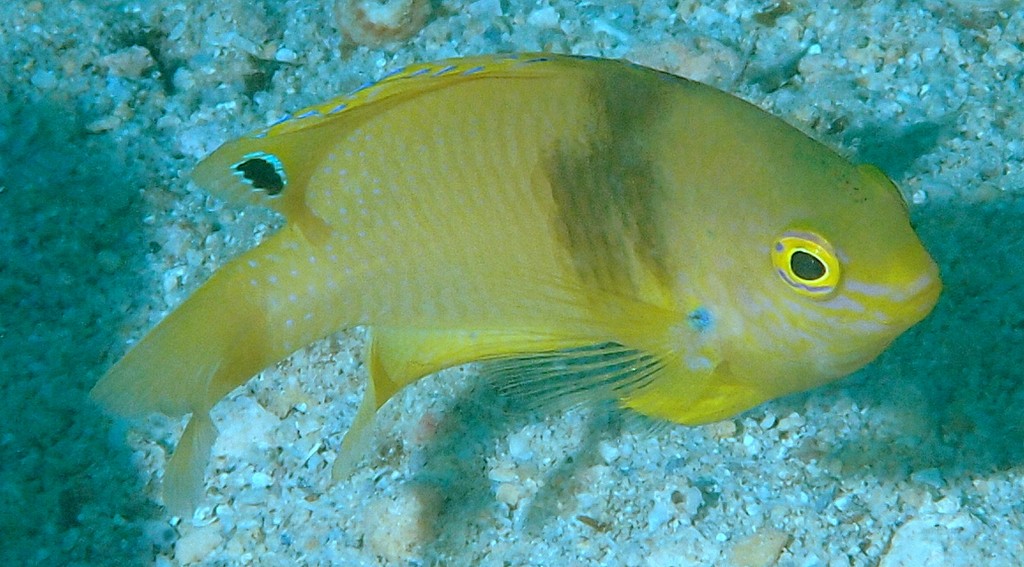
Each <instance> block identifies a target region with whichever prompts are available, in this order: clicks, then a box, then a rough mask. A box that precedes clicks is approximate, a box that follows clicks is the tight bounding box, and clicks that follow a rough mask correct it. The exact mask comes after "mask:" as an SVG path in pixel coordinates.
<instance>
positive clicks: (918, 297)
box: [885, 262, 942, 329]
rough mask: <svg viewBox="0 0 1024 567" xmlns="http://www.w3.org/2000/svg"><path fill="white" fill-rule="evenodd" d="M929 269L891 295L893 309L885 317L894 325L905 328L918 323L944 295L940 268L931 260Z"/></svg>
mask: <svg viewBox="0 0 1024 567" xmlns="http://www.w3.org/2000/svg"><path fill="white" fill-rule="evenodd" d="M929 263H930V266H928V269H926V270H923V271H922V272H920V273H919V274H918V276H917V277H916V278H914V279H912V280H910V281H909V282H907V283H906V284H904V285H902V286H899V287H898V288H897V290H896V291H895V293H893V294H892V295H891V296H890V300H891V301H892V303H891V310H890V311H889V313H887V316H886V317H885V318H886V319H887V320H888V322H889V323H890V324H892V325H894V326H899V327H902V328H904V329H906V328H909V327H910V326H912V325H915V324H917V323H918V322H920V321H921V320H922V319H924V318H925V317H927V316H928V314H929V313H931V312H932V309H934V308H935V305H936V303H938V301H939V296H940V295H942V278H941V277H939V268H938V266H936V265H935V263H934V262H929Z"/></svg>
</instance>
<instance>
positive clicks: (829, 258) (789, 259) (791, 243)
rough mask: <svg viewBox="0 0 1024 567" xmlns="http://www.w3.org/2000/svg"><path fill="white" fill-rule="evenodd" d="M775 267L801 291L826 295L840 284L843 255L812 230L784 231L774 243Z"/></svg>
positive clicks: (773, 258)
mask: <svg viewBox="0 0 1024 567" xmlns="http://www.w3.org/2000/svg"><path fill="white" fill-rule="evenodd" d="M772 265H774V266H775V271H776V272H777V273H778V274H779V277H780V278H782V281H784V282H786V284H788V285H789V286H790V287H791V288H793V290H794V291H796V292H797V293H799V294H800V295H804V296H807V297H812V298H816V299H823V298H825V297H828V296H830V295H832V292H834V291H835V290H836V286H838V285H839V279H840V277H841V275H842V270H841V269H840V267H839V258H837V257H836V253H835V251H834V250H832V246H831V245H829V243H828V241H826V240H825V239H824V238H822V237H820V236H818V235H817V234H814V233H811V232H797V231H790V232H786V233H784V234H783V235H782V236H780V237H779V239H778V240H776V241H775V244H774V245H772Z"/></svg>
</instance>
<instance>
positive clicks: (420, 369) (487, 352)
mask: <svg viewBox="0 0 1024 567" xmlns="http://www.w3.org/2000/svg"><path fill="white" fill-rule="evenodd" d="M579 344H580V341H579V340H572V339H566V338H558V337H555V336H554V335H552V334H547V333H543V332H529V331H527V332H515V331H507V330H501V331H492V330H484V331H466V330H438V329H406V328H395V327H374V328H373V329H372V330H371V334H370V348H369V357H368V360H369V364H368V366H369V372H370V380H369V382H368V383H367V385H366V393H365V394H364V395H363V401H362V403H361V404H360V406H359V409H358V410H357V411H356V417H355V419H354V420H353V423H352V426H351V427H350V428H349V431H348V433H347V434H346V435H345V439H344V440H343V441H342V444H341V449H340V450H339V453H338V457H337V459H336V460H335V461H334V468H333V471H332V477H333V479H334V480H335V481H337V480H339V479H341V478H346V477H348V476H350V475H351V474H352V472H354V470H355V466H356V464H357V463H359V462H360V461H361V460H362V458H363V457H364V456H365V452H366V450H367V449H368V448H369V444H370V440H371V439H372V438H373V422H374V417H375V416H376V413H377V410H378V409H380V407H381V406H383V405H384V404H385V403H386V402H387V401H388V400H390V399H391V398H392V397H393V396H394V395H395V394H396V393H397V392H398V391H399V390H401V389H402V388H404V387H405V386H407V385H409V384H411V383H413V382H415V381H416V380H418V379H420V378H422V377H424V376H427V375H429V374H433V373H434V372H437V371H439V370H443V369H445V368H450V367H452V366H457V365H459V364H464V363H467V362H473V361H477V360H487V359H494V358H499V357H507V356H509V355H510V354H516V353H519V354H522V353H531V352H538V351H545V350H552V349H558V348H570V347H572V346H578V345H579Z"/></svg>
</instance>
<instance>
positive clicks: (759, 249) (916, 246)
mask: <svg viewBox="0 0 1024 567" xmlns="http://www.w3.org/2000/svg"><path fill="white" fill-rule="evenodd" d="M819 181H820V182H822V183H825V182H826V181H825V180H824V179H821V180H819ZM827 182H829V183H834V184H836V186H835V187H832V188H828V190H826V191H820V187H819V188H818V189H819V190H818V191H817V192H814V191H810V190H807V191H800V190H796V191H792V190H791V191H790V193H789V195H790V196H791V198H793V199H794V200H795V201H794V203H793V206H792V207H790V208H789V209H788V210H784V209H783V208H780V207H776V208H774V209H773V208H772V207H765V210H769V211H771V212H770V213H769V214H768V215H767V219H766V220H767V221H768V222H766V223H765V227H770V229H769V230H765V231H764V232H762V234H761V235H760V236H758V237H756V239H760V243H759V245H757V246H752V247H751V249H750V250H749V252H750V253H751V254H752V256H751V264H750V265H749V269H750V270H751V272H752V273H753V275H754V277H751V278H749V279H748V280H747V281H746V282H745V283H744V285H742V286H739V287H738V288H737V289H738V292H737V295H736V296H734V297H732V298H730V299H729V300H727V303H729V304H730V306H729V307H727V308H725V310H726V311H730V310H731V315H732V316H733V320H734V322H735V324H734V325H733V326H732V328H731V329H732V331H733V332H734V334H733V335H732V336H731V338H730V339H728V340H727V341H726V342H725V346H724V352H725V354H723V359H722V360H723V362H725V363H726V366H723V368H722V369H721V370H720V372H721V376H719V379H720V380H722V381H724V382H734V383H735V385H736V386H737V387H740V389H744V390H750V392H751V393H750V394H749V396H750V397H751V399H753V400H762V401H763V400H766V399H771V398H775V397H778V396H781V395H785V394H789V393H792V392H797V391H802V390H806V389H809V388H812V387H815V386H818V385H820V384H823V383H826V382H829V381H832V380H836V379H838V378H841V377H843V376H845V375H847V374H850V373H851V372H854V371H856V370H858V369H859V368H861V367H863V366H864V365H866V364H867V363H869V362H871V361H872V360H874V359H875V358H876V357H877V356H878V355H879V354H880V353H881V352H882V351H883V350H885V348H886V347H887V346H888V345H889V344H890V343H891V342H892V341H893V340H894V339H895V338H896V337H897V336H899V335H900V334H902V333H903V332H904V331H906V330H907V329H909V328H910V327H911V326H913V325H915V324H916V323H918V322H919V321H921V320H922V319H923V318H924V317H925V316H927V315H928V313H929V312H931V310H932V308H933V307H934V306H935V304H936V302H937V300H938V297H939V295H940V293H941V290H942V282H941V279H940V276H939V270H938V267H937V266H936V264H935V262H934V260H933V259H932V258H931V256H930V255H929V254H928V252H927V251H926V250H925V248H924V246H923V245H922V243H921V241H920V239H919V238H918V236H917V234H916V233H915V232H914V230H913V228H912V226H911V223H910V219H909V214H908V209H907V205H906V202H905V201H904V199H903V197H902V196H901V195H900V193H899V190H898V189H897V188H896V186H895V185H894V184H893V183H892V181H890V180H889V179H888V178H887V177H886V176H885V175H884V174H883V173H882V172H881V171H879V170H878V169H877V168H875V167H873V166H870V165H861V166H856V167H854V166H849V167H846V168H843V169H842V170H841V173H840V174H839V175H838V176H837V177H833V178H832V179H831V180H829V181H827ZM757 256H760V258H757ZM758 264H760V266H758ZM738 321H742V323H740V322H738Z"/></svg>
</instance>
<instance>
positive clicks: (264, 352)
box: [90, 266, 279, 513]
mask: <svg viewBox="0 0 1024 567" xmlns="http://www.w3.org/2000/svg"><path fill="white" fill-rule="evenodd" d="M231 274H232V270H230V269H228V267H227V266H226V267H225V268H223V269H222V272H218V274H217V275H215V276H214V277H213V278H211V279H210V281H208V282H207V283H206V284H204V285H203V286H202V287H200V289H199V290H198V291H197V292H196V293H195V294H193V295H192V296H191V297H190V298H189V299H187V300H186V301H185V302H184V303H183V304H182V305H181V306H179V307H178V308H177V309H176V310H175V311H174V312H172V313H171V314H170V315H168V316H167V317H166V318H165V319H164V320H163V321H161V322H160V323H159V324H158V325H157V326H156V327H155V328H154V329H153V330H152V331H150V332H149V333H148V334H147V335H146V336H144V337H143V339H142V340H141V341H140V342H139V343H138V344H136V345H135V346H134V347H133V348H132V349H131V350H130V351H129V352H128V353H127V354H126V355H125V356H124V358H122V359H121V360H120V361H119V362H118V363H117V364H115V365H114V366H113V367H112V368H111V369H110V370H109V371H107V373H106V374H105V375H104V376H103V377H102V378H101V379H100V380H99V382H98V383H97V384H96V386H95V387H93V389H92V391H91V392H90V397H91V398H92V399H93V400H94V401H96V402H97V403H98V404H99V405H100V406H102V407H103V408H104V409H106V410H107V411H109V412H111V413H114V414H117V415H120V416H124V417H128V418H141V417H144V416H146V415H149V414H152V413H163V414H165V415H168V416H172V417H178V416H182V415H185V414H188V413H191V414H192V418H191V421H190V423H189V424H188V425H187V427H186V429H185V433H184V435H183V436H182V438H181V440H180V442H179V444H178V447H177V449H176V450H175V452H174V454H173V456H172V457H171V459H170V460H169V462H168V464H167V471H166V474H165V496H166V500H167V502H168V506H169V507H173V511H174V512H176V513H178V512H182V511H186V510H188V509H189V507H190V506H191V505H193V504H194V503H195V501H196V497H197V496H198V495H199V494H200V493H201V488H202V486H203V483H202V481H203V473H204V471H205V465H206V462H207V460H208V457H209V455H210V448H211V447H212V445H213V440H214V439H215V437H216V433H215V430H214V427H213V424H212V422H211V421H210V416H209V410H210V408H212V407H213V406H214V404H216V403H217V401H219V400H220V399H221V398H222V397H224V396H225V395H226V394H227V393H228V392H230V391H231V390H233V389H234V388H236V387H237V386H239V385H241V384H242V383H244V382H245V381H246V380H248V379H249V378H251V377H252V376H253V375H254V374H256V373H257V372H259V371H260V370H261V369H262V368H264V367H265V366H267V365H269V364H270V363H272V362H274V360H270V359H271V358H274V357H275V356H277V355H278V354H279V353H277V352H274V350H273V349H268V348H266V345H267V324H266V316H265V314H264V312H263V311H262V310H261V309H260V308H259V307H258V305H257V304H256V303H255V302H254V301H252V298H251V297H246V296H245V294H244V293H240V292H239V290H243V291H244V288H243V287H242V286H240V285H237V284H238V282H237V281H235V280H236V279H237V278H235V277H233V276H232V275H231Z"/></svg>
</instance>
